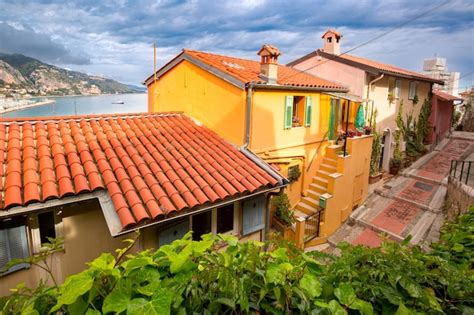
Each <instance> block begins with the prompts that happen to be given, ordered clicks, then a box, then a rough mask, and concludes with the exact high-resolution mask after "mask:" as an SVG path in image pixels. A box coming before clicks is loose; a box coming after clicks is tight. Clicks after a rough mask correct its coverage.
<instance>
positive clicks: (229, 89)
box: [148, 61, 246, 145]
mask: <svg viewBox="0 0 474 315" xmlns="http://www.w3.org/2000/svg"><path fill="white" fill-rule="evenodd" d="M245 95H246V93H245V91H244V90H242V89H239V88H237V87H235V86H233V85H231V84H230V83H227V82H226V81H224V80H222V79H220V78H218V77H216V76H215V75H213V74H210V73H209V72H207V71H204V70H202V69H201V68H199V67H197V66H195V65H193V64H191V63H190V62H188V61H182V62H181V63H180V64H178V65H177V66H176V67H174V68H173V70H172V71H168V72H167V73H166V74H164V75H163V76H162V77H161V78H160V79H159V80H157V81H156V83H152V84H150V85H149V86H148V108H149V111H151V112H167V111H183V112H185V113H187V114H188V115H189V116H191V117H193V118H195V119H197V120H198V121H200V122H202V123H203V124H204V125H205V126H206V127H208V128H210V129H212V130H214V131H215V132H217V133H218V134H219V135H220V136H222V137H224V138H225V139H227V140H229V141H230V142H232V143H233V144H236V145H242V144H243V138H244V117H245Z"/></svg>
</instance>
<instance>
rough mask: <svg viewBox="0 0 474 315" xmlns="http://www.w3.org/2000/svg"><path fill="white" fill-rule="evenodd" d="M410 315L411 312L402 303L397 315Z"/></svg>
mask: <svg viewBox="0 0 474 315" xmlns="http://www.w3.org/2000/svg"><path fill="white" fill-rule="evenodd" d="M410 314H412V313H411V311H410V310H409V309H408V308H407V307H406V306H405V305H404V304H403V303H400V305H399V306H398V309H397V311H396V312H395V315H410Z"/></svg>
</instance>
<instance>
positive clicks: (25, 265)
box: [0, 220, 31, 278]
mask: <svg viewBox="0 0 474 315" xmlns="http://www.w3.org/2000/svg"><path fill="white" fill-rule="evenodd" d="M17 228H21V229H23V233H24V234H23V237H24V241H25V242H26V244H24V245H25V247H24V248H23V251H25V252H24V253H23V254H24V257H23V258H27V257H29V256H30V255H31V248H30V244H31V240H30V237H29V235H28V225H27V222H26V220H25V221H24V222H22V223H18V222H16V223H13V224H12V225H11V226H7V227H4V228H2V229H1V230H2V231H4V230H7V231H6V232H5V233H8V230H12V229H17ZM7 237H8V236H7ZM9 239H10V238H9V237H8V240H9ZM7 243H8V244H7V247H8V248H9V250H8V253H7V254H8V257H9V259H8V262H7V264H8V263H9V262H10V261H11V260H12V258H11V255H12V253H11V249H10V242H7ZM13 259H15V258H13ZM28 268H30V264H28V263H23V264H18V265H15V266H13V267H11V268H10V269H8V270H7V271H5V272H0V278H1V277H3V276H6V275H9V274H11V273H14V272H16V271H19V270H22V269H28Z"/></svg>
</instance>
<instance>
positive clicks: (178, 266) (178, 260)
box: [169, 244, 192, 273]
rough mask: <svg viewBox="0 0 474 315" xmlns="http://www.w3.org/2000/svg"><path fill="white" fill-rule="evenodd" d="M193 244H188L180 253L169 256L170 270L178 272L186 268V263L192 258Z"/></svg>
mask: <svg viewBox="0 0 474 315" xmlns="http://www.w3.org/2000/svg"><path fill="white" fill-rule="evenodd" d="M191 253H192V244H188V245H187V246H186V247H185V248H184V249H183V250H182V251H181V253H179V254H178V255H176V256H174V257H169V259H170V261H171V265H170V272H171V273H178V272H180V271H181V270H183V269H184V266H185V264H186V263H187V262H188V261H189V260H190V257H191Z"/></svg>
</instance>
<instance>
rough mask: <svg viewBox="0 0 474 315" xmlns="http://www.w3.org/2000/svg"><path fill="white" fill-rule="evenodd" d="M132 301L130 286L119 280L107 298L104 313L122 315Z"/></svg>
mask: <svg viewBox="0 0 474 315" xmlns="http://www.w3.org/2000/svg"><path fill="white" fill-rule="evenodd" d="M130 299H131V289H130V284H129V283H128V282H127V281H126V280H123V279H121V280H119V282H118V283H117V285H116V286H115V288H114V289H113V290H112V292H110V293H109V295H107V296H106V297H105V300H104V305H103V306H102V312H103V313H110V312H115V313H121V312H123V311H125V310H126V309H127V305H128V303H129V302H130Z"/></svg>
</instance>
